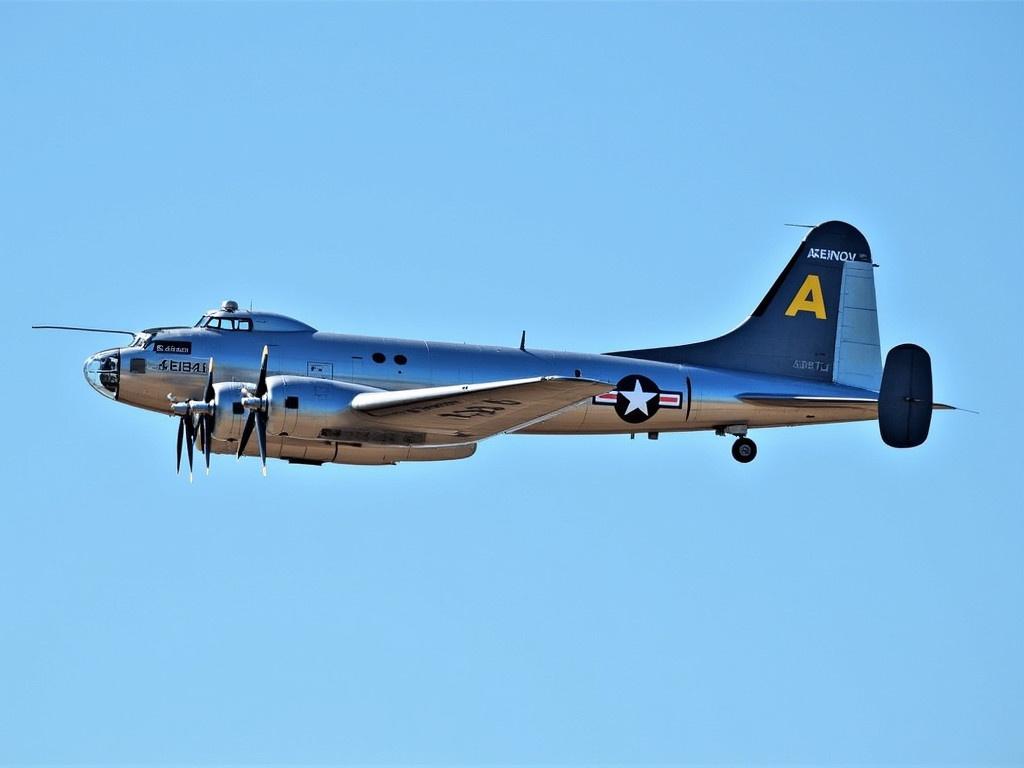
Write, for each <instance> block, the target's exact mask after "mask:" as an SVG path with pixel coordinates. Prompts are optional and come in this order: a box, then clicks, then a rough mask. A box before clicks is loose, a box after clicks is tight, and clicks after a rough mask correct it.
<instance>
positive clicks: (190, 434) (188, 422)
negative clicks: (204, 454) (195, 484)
mask: <svg viewBox="0 0 1024 768" xmlns="http://www.w3.org/2000/svg"><path fill="white" fill-rule="evenodd" d="M181 420H182V421H183V422H184V423H185V451H186V453H188V481H189V482H190V483H191V482H192V446H193V445H194V444H195V442H196V428H195V425H194V424H192V417H191V416H182V417H181Z"/></svg>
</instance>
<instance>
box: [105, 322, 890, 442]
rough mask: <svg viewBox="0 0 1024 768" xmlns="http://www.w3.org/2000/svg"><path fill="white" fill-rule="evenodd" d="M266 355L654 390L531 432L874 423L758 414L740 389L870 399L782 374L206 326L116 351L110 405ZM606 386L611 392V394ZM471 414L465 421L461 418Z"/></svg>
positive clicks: (828, 411) (802, 412) (379, 381)
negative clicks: (642, 382)
mask: <svg viewBox="0 0 1024 768" xmlns="http://www.w3.org/2000/svg"><path fill="white" fill-rule="evenodd" d="M264 345H266V346H268V347H269V349H270V361H271V364H270V371H269V372H270V373H271V374H272V375H293V376H305V377H312V378H323V379H330V380H334V381H342V382H349V383H353V384H357V385H362V386H366V387H372V388H378V389H383V390H401V389H415V388H421V387H437V386H443V385H454V384H473V383H478V382H487V381H496V380H508V379H524V378H529V377H535V376H565V377H584V378H589V379H597V380H601V381H607V382H609V383H611V384H613V385H614V384H615V383H617V382H620V381H622V380H623V379H626V378H627V377H631V376H641V377H644V378H646V379H648V380H650V381H651V382H653V383H654V384H655V385H656V386H657V389H658V390H659V394H658V396H657V397H654V398H651V400H649V401H647V402H646V403H643V404H642V405H643V406H646V409H641V408H637V409H634V410H633V411H632V412H631V413H630V414H627V417H628V418H629V420H627V419H626V418H624V417H623V416H622V415H620V413H619V411H620V410H622V409H621V408H620V409H616V407H615V400H616V398H615V397H614V396H605V397H602V396H598V397H594V398H592V399H591V400H590V402H587V403H583V404H581V405H579V406H577V407H574V408H571V409H569V410H567V411H565V412H563V413H560V414H558V415H556V416H553V417H552V418H550V419H548V420H546V421H544V422H542V423H540V424H536V425H534V426H531V427H528V428H526V429H524V430H522V432H523V433H530V434H561V435H564V434H616V433H644V432H646V433H659V432H678V431H693V430H709V429H717V428H720V427H724V426H730V425H746V426H749V427H769V426H788V425H796V424H807V423H830V422H841V421H859V420H864V419H873V418H875V411H874V409H873V408H864V409H860V410H858V409H851V408H849V407H843V408H835V407H827V406H825V407H823V406H813V407H811V406H808V407H807V408H800V409H794V408H793V407H775V408H772V407H765V406H764V405H755V404H751V403H748V402H743V401H741V400H739V399H738V397H737V396H738V395H740V394H742V393H751V392H756V393H762V394H791V393H792V392H794V390H795V389H796V390H798V391H799V392H800V393H801V394H804V395H807V396H821V397H871V396H873V395H874V393H870V392H867V391H865V390H862V389H857V388H852V387H845V386H839V385H835V384H830V383H820V382H813V381H807V380H801V379H794V378H790V377H784V376H771V375H765V374H756V373H747V372H742V371H730V370H727V369H715V368H707V367H699V366H688V365H678V364H672V363H659V362H652V361H648V360H638V359H633V358H626V357H619V356H614V355H604V354H585V353H572V352H558V351H551V350H540V349H531V348H529V347H527V348H525V349H519V348H516V347H494V346H482V345H477V344H457V343H449V342H432V341H420V340H408V339H392V338H380V337H371V336H350V335H344V334H335V333H325V332H312V333H306V332H283V333H260V332H258V331H249V332H243V331H220V330H210V329H205V328H183V329H168V330H161V331H159V332H158V333H156V334H154V335H153V337H152V338H150V339H149V341H148V342H147V343H146V345H145V347H127V348H123V349H121V351H120V354H121V363H120V384H119V387H118V392H117V400H118V401H119V402H123V403H126V404H130V405H134V406H137V407H139V408H145V409H149V410H153V411H158V412H161V413H165V414H166V413H168V398H167V396H168V394H172V395H173V396H174V397H175V398H176V399H194V398H199V397H200V396H201V394H202V390H203V387H204V386H205V381H206V376H207V365H208V361H209V359H210V358H211V357H212V358H214V359H215V361H216V372H215V381H218V382H220V381H237V382H249V383H251V382H254V381H255V380H256V376H257V372H258V371H257V369H258V362H259V359H260V351H261V349H262V348H263V346H264ZM613 390H614V387H613ZM468 418H471V417H468Z"/></svg>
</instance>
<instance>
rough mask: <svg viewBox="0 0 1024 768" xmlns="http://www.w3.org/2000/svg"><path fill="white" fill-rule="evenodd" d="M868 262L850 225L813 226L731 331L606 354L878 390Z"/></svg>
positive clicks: (862, 241)
mask: <svg viewBox="0 0 1024 768" xmlns="http://www.w3.org/2000/svg"><path fill="white" fill-rule="evenodd" d="M872 267H873V264H872V262H871V249H870V247H869V246H868V242H867V240H866V239H865V238H864V235H862V234H861V233H860V232H859V231H858V230H857V229H856V228H855V227H853V226H851V225H849V224H846V223H845V222H842V221H828V222H825V223H824V224H819V225H818V226H816V227H814V228H813V229H812V230H811V231H810V232H808V233H807V237H805V238H804V240H803V242H802V243H800V247H799V248H797V251H796V253H794V254H793V257H792V258H791V259H790V260H789V263H788V264H787V265H786V268H785V269H784V270H783V271H782V274H780V275H779V277H778V278H777V279H776V280H775V283H774V284H773V285H772V287H771V288H770V289H769V291H768V293H767V294H766V295H765V297H764V298H763V299H762V300H761V303H760V304H758V305H757V308H756V309H755V310H754V312H753V314H751V316H750V317H749V318H748V319H747V320H746V321H745V322H744V323H743V324H742V325H740V326H739V327H738V328H736V329H735V330H734V331H731V332H730V333H727V334H725V335H724V336H720V337H718V338H717V339H711V340H710V341H702V342H698V343H696V344H683V345H680V346H676V347H661V348H657V349H640V350H629V351H624V352H614V353H612V354H615V355H620V356H623V357H636V358H640V359H644V360H660V361H664V362H673V363H687V364H691V365H706V366H710V367H715V368H731V369H734V370H741V371H751V372H756V373H771V374H777V375H782V376H794V377H797V378H802V379H812V380H815V381H830V382H836V383H839V384H846V385H849V386H854V387H861V388H864V389H871V390H877V389H878V387H879V385H880V383H881V378H882V354H881V347H880V345H879V339H878V316H877V312H876V306H875V282H874V270H873V269H872Z"/></svg>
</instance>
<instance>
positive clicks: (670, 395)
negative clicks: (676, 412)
mask: <svg viewBox="0 0 1024 768" xmlns="http://www.w3.org/2000/svg"><path fill="white" fill-rule="evenodd" d="M681 400H682V396H681V395H679V394H678V393H677V392H662V393H661V395H660V396H659V398H658V404H659V405H664V406H665V407H666V408H678V407H679V404H680V401H681Z"/></svg>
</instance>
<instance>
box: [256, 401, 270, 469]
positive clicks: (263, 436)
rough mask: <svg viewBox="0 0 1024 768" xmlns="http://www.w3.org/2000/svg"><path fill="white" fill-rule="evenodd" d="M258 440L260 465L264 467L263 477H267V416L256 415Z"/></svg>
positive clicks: (263, 414) (260, 413) (258, 413)
mask: <svg viewBox="0 0 1024 768" xmlns="http://www.w3.org/2000/svg"><path fill="white" fill-rule="evenodd" d="M256 439H257V440H258V441H259V444H260V463H261V464H262V465H263V476H264V477H266V476H267V414H265V413H263V411H258V412H257V413H256Z"/></svg>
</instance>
